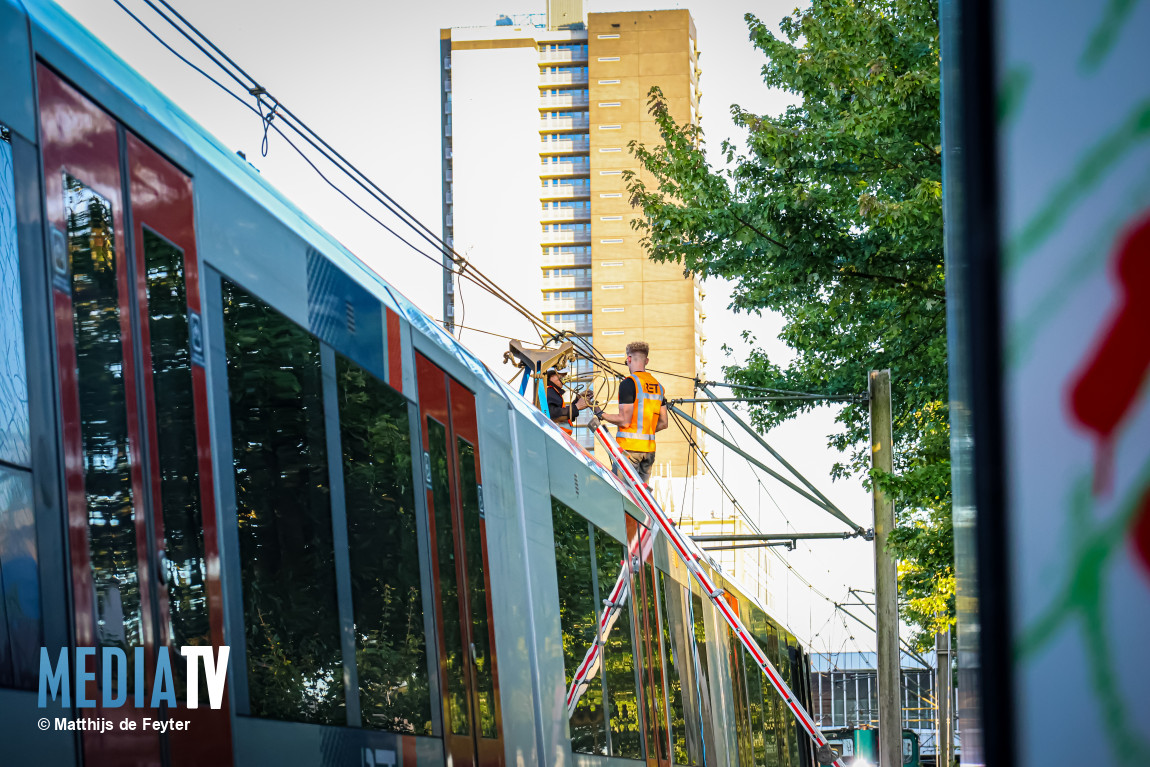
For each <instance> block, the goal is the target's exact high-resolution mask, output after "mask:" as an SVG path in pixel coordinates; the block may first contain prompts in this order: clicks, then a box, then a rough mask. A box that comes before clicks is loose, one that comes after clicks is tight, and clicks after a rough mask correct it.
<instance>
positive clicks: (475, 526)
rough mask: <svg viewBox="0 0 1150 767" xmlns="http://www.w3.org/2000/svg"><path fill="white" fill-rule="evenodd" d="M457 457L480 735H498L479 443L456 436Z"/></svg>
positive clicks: (491, 736) (488, 736)
mask: <svg viewBox="0 0 1150 767" xmlns="http://www.w3.org/2000/svg"><path fill="white" fill-rule="evenodd" d="M455 457H456V459H457V461H458V466H459V487H460V501H461V505H462V508H463V547H464V553H463V557H464V560H465V561H466V562H467V586H468V594H469V595H470V596H469V597H468V598H469V600H470V607H471V637H472V647H471V660H472V662H473V663H474V664H475V695H476V699H477V701H478V706H479V711H478V716H477V717H476V718H477V720H478V722H477V724H478V727H479V735H480V737H484V738H494V737H496V732H495V682H494V679H493V676H492V673H491V647H490V636H491V634H490V631H489V628H488V625H487V624H488V615H487V588H486V587H485V585H484V578H483V539H482V536H481V535H480V530H479V519H480V515H481V514H482V513H483V511H482V509H481V508H480V506H479V492H480V490H479V481H478V478H477V476H476V472H475V446H474V445H472V444H471V443H470V442H468V441H467V440H465V439H463V438H462V437H459V438H457V439H456V456H455Z"/></svg>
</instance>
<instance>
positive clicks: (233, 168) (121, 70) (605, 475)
mask: <svg viewBox="0 0 1150 767" xmlns="http://www.w3.org/2000/svg"><path fill="white" fill-rule="evenodd" d="M0 4H7V5H10V6H14V7H15V8H16V9H17V10H18V12H19V11H21V10H22V11H23V14H24V15H26V16H27V18H28V19H29V21H30V23H31V33H32V42H33V46H34V50H36V51H37V52H41V51H42V49H43V48H44V47H45V45H44V44H45V43H46V44H47V47H51V45H52V44H55V45H58V46H60V47H61V48H62V49H63V50H64V51H66V52H67V53H69V54H70V55H71V56H73V57H75V58H77V59H78V60H79V61H80V62H82V64H83V65H84V66H86V67H88V68H89V69H90V70H91V71H92V72H93V73H94V74H95V75H96V76H97V77H99V78H101V79H102V80H103V81H105V82H106V83H107V84H108V86H110V87H111V88H112V89H113V90H114V91H115V92H116V93H117V94H118V95H119V96H121V97H123V98H125V99H127V100H128V101H129V102H130V103H131V104H132V105H134V106H135V107H136V108H138V109H139V110H141V111H142V112H143V113H144V114H145V115H146V116H147V117H148V118H150V119H151V120H153V121H155V123H157V124H158V125H159V126H160V127H161V128H162V129H164V130H166V131H167V132H168V133H169V134H170V135H171V136H172V137H174V138H175V139H176V140H177V141H179V142H182V144H183V145H184V146H185V147H186V148H187V149H189V150H191V152H192V154H194V155H195V158H196V160H197V161H198V162H201V163H204V164H206V165H207V166H208V167H209V168H211V169H212V170H214V171H215V172H217V173H219V174H220V175H221V176H222V177H223V178H224V179H225V180H227V181H228V182H230V183H232V184H233V185H234V186H236V187H237V188H238V189H240V190H241V191H242V192H243V193H244V194H246V195H247V196H248V197H250V198H251V199H252V200H254V201H255V202H256V203H258V204H259V205H260V206H262V207H263V208H264V209H265V210H266V211H268V213H270V214H271V215H272V216H273V217H274V218H275V219H276V220H277V221H279V222H280V223H282V224H283V225H284V226H285V227H287V228H288V229H290V230H291V231H292V232H294V233H295V234H296V235H297V236H299V237H300V238H301V239H302V240H303V241H304V242H306V243H307V244H308V245H309V246H311V247H312V248H314V249H315V250H316V251H317V252H319V253H320V254H322V255H323V256H324V257H326V258H327V259H328V260H330V261H331V262H333V263H334V264H336V265H338V266H339V267H340V268H341V269H343V270H344V271H345V272H346V273H347V274H348V275H350V276H351V277H352V278H354V279H356V280H358V281H360V282H361V283H362V284H364V286H365V287H367V288H369V289H370V290H371V292H372V294H373V295H374V296H375V297H376V298H378V299H379V300H380V301H381V302H382V303H383V305H384V306H386V307H387V308H389V309H391V310H392V311H395V312H397V313H399V314H400V315H402V316H403V317H404V318H405V319H406V320H407V321H408V322H409V323H410V324H411V327H412V329H413V330H414V331H418V332H419V333H420V334H421V335H422V336H423V337H425V338H427V339H429V340H431V341H433V342H434V343H435V344H436V345H437V346H439V347H440V348H441V349H442V350H443V351H444V352H445V353H447V354H448V355H450V356H452V357H453V358H454V359H455V360H457V361H458V362H459V363H460V364H461V365H462V366H463V367H465V368H466V369H467V370H469V371H471V373H473V375H474V378H475V380H476V381H479V382H482V383H483V384H484V385H486V386H487V387H488V388H489V389H490V390H493V391H494V392H496V393H497V394H498V396H500V397H501V398H503V399H504V400H506V401H507V402H508V403H509V405H510V406H511V407H512V408H514V409H515V410H516V411H517V412H518V413H519V415H520V416H522V417H523V418H526V419H528V420H530V421H532V422H534V423H535V424H537V425H538V426H539V427H540V429H541V430H542V431H543V432H544V433H545V434H547V435H548V436H549V437H550V438H551V439H552V440H553V441H554V442H555V443H557V444H558V445H559V446H561V448H562V449H563V450H566V451H567V452H568V453H569V454H570V455H572V456H573V457H574V458H575V459H576V460H578V461H580V462H581V463H582V464H583V465H585V466H586V467H587V468H588V469H589V470H590V471H592V472H594V473H595V474H597V475H598V476H599V477H601V478H602V479H603V480H604V481H606V482H607V483H609V484H610V485H611V486H612V487H614V488H615V489H616V490H617V491H618V492H619V493H620V495H622V496H623V498H624V499H625V502H626V503H629V504H632V505H634V506H635V507H636V508H639V505H638V504H637V503H636V501H635V499H634V497H633V495H632V493H631V491H630V489H629V488H627V487H626V486H625V485H624V484H623V483H622V482H621V481H620V480H619V479H618V478H617V477H616V476H615V475H614V474H613V473H612V472H611V471H609V470H608V469H607V468H605V467H604V466H603V465H602V464H601V463H599V461H598V460H596V459H595V458H593V457H591V456H590V455H588V454H587V453H586V452H584V451H583V450H582V449H581V448H580V447H579V446H578V444H577V443H575V442H574V441H573V440H572V439H571V438H570V437H568V436H567V435H566V434H564V433H563V431H562V430H561V429H559V428H558V426H556V425H555V424H554V423H553V422H552V421H551V419H550V418H548V417H546V416H545V415H544V414H543V413H542V412H541V411H540V410H539V409H538V408H536V407H535V406H534V405H532V404H531V403H530V402H528V401H527V400H526V399H524V397H523V396H521V395H520V394H519V392H518V391H517V390H515V389H513V388H512V387H510V386H509V385H508V384H507V383H505V382H504V381H503V380H501V379H500V378H499V377H498V376H497V375H495V374H494V373H493V372H492V371H491V370H490V369H489V368H488V367H487V366H486V365H485V364H484V363H483V362H482V361H481V360H480V359H479V358H478V357H477V356H476V355H475V354H474V353H472V352H471V350H469V349H468V348H467V347H466V346H464V345H463V344H462V343H460V342H459V341H458V340H456V339H455V338H454V337H452V336H451V335H450V334H448V333H447V332H446V331H445V330H444V329H443V328H442V327H440V326H439V325H438V324H437V323H436V322H434V321H433V320H432V319H431V318H430V317H429V316H428V315H427V314H425V313H424V312H423V311H422V310H420V309H419V308H418V307H417V306H416V305H415V304H414V303H412V302H411V301H410V300H409V299H408V298H407V297H406V296H404V295H403V294H402V293H401V292H400V291H399V290H398V289H396V288H395V287H394V286H392V285H391V284H390V283H389V282H388V281H387V280H386V279H384V277H383V276H382V275H380V274H379V273H378V272H377V271H375V270H374V269H372V268H371V267H370V266H368V265H367V264H366V263H365V262H364V261H363V260H361V259H360V258H359V257H358V256H356V255H355V254H354V253H352V252H351V251H350V250H348V249H347V248H346V247H344V245H342V244H341V243H340V242H339V241H338V240H337V239H336V238H335V237H333V236H332V235H331V234H329V233H328V232H327V231H325V230H324V229H323V228H322V227H321V226H320V225H319V224H318V223H316V222H315V221H313V220H312V219H311V218H310V217H309V216H308V215H307V214H306V213H304V212H303V211H302V210H301V209H299V208H298V207H296V205H295V204H294V203H293V202H292V201H291V200H290V199H288V198H287V197H286V196H285V195H284V194H283V193H282V192H280V191H279V190H278V189H276V188H275V187H274V186H272V185H271V184H270V183H269V182H268V181H267V180H266V179H264V178H263V177H262V176H261V175H260V174H259V172H258V171H256V170H255V168H254V167H253V166H252V165H251V164H250V163H248V162H247V160H245V159H243V158H241V157H239V156H238V155H237V154H236V153H235V152H233V151H232V150H231V149H229V148H228V147H226V146H225V145H224V144H223V143H222V142H220V140H219V139H217V138H216V137H215V136H214V135H212V134H211V133H210V132H208V130H207V129H205V128H204V127H203V126H202V125H200V124H199V123H198V122H196V120H194V119H193V118H192V117H191V116H190V115H188V114H187V113H186V112H185V111H184V110H183V109H181V108H180V107H179V106H177V105H176V104H175V103H173V102H172V101H171V100H170V99H169V98H168V97H167V96H165V95H164V94H163V93H162V92H161V91H160V90H159V89H157V88H156V87H155V86H154V85H152V84H151V83H150V82H149V81H148V80H147V79H145V78H144V77H143V76H142V75H141V74H140V73H139V72H137V71H136V70H135V69H133V68H132V67H131V66H129V65H128V64H127V62H125V61H124V60H123V59H121V58H120V57H119V56H118V55H117V54H116V53H115V52H113V51H112V50H111V49H110V48H108V46H107V45H105V44H104V43H103V42H102V41H101V40H99V39H98V38H97V37H95V36H94V35H93V34H92V33H91V32H90V31H88V29H86V28H85V27H84V26H83V25H81V24H80V23H79V22H78V21H76V20H75V19H74V18H72V16H71V15H69V14H68V13H67V12H66V11H64V9H62V8H61V7H60V6H58V5H56V4H55V3H54V2H51V0H0ZM42 36H46V37H42ZM97 100H99V99H97ZM105 106H107V105H106V104H105ZM129 124H130V123H129ZM132 127H139V126H132ZM162 149H163V147H161V150H162ZM170 159H173V160H174V161H176V162H177V164H180V163H179V160H178V158H174V157H173V158H170ZM639 513H642V512H639ZM707 560H708V565H709V566H710V567H711V568H712V569H714V570H715V572H716V573H718V574H719V575H720V576H722V578H723V579H724V580H726V581H727V582H729V583H731V584H732V585H733V586H735V587H736V588H738V589H739V590H741V591H742V592H743V598H745V599H748V600H749V601H750V602H752V603H753V604H755V606H756V607H758V608H759V609H761V610H762V611H763V612H764V613H765V614H767V615H768V616H770V617H771V618H772V620H774V621H775V622H776V623H777V624H778V625H780V626H783V627H784V628H785V627H786V624H785V623H784V622H783V621H781V620H780V619H779V618H778V617H777V616H776V615H774V611H773V610H770V609H768V608H767V607H766V606H765V605H763V604H762V603H761V602H759V600H758V599H757V598H756V597H755V596H754V595H753V593H752V592H751V591H749V590H747V589H745V588H744V587H743V586H742V584H740V583H739V581H738V580H737V579H735V578H733V577H731V576H730V575H729V574H728V573H726V572H724V570H723V568H722V566H721V565H720V563H719V562H718V561H717V560H715V559H714V558H712V557H710V556H708V557H707ZM788 633H790V634H791V636H792V637H793V636H795V635H794V633H793V632H788ZM800 644H801V641H800Z"/></svg>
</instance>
